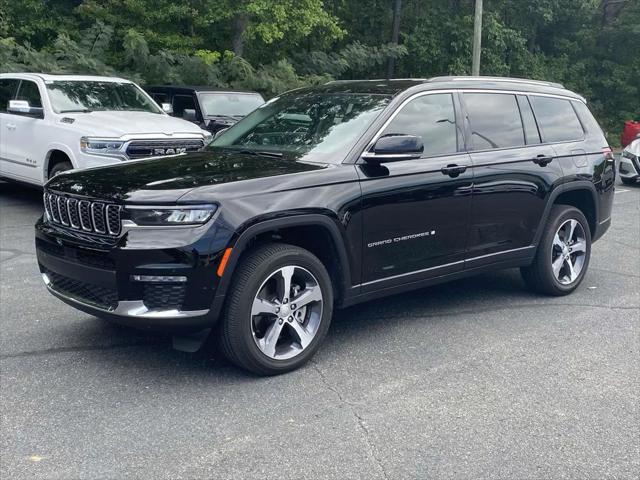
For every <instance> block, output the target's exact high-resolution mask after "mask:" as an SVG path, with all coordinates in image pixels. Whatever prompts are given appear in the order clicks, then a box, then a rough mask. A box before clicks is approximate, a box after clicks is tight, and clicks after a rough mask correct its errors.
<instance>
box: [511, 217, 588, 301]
mask: <svg viewBox="0 0 640 480" xmlns="http://www.w3.org/2000/svg"><path fill="white" fill-rule="evenodd" d="M590 256H591V232H590V230H589V223H588V222H587V219H586V217H585V216H584V214H583V213H582V212H581V211H580V210H578V209H577V208H575V207H570V206H567V205H555V206H554V207H553V208H552V209H551V213H550V215H549V221H548V223H547V225H546V227H545V230H544V232H543V234H542V238H541V239H540V244H539V245H538V252H537V253H536V258H535V259H534V261H533V264H532V265H531V266H529V267H526V268H522V269H521V272H522V276H523V278H524V280H525V282H526V283H527V284H528V285H529V286H530V287H531V288H532V289H534V290H536V291H539V292H541V293H546V294H548V295H557V296H559V295H567V294H569V293H571V292H573V291H574V290H575V289H576V288H577V287H578V285H580V283H581V282H582V280H583V279H584V276H585V274H586V272H587V267H588V266H589V258H590Z"/></svg>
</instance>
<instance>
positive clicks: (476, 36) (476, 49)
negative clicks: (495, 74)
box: [471, 0, 482, 77]
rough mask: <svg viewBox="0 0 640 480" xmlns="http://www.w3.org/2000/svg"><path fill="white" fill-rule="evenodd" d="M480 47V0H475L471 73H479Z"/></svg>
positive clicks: (475, 74)
mask: <svg viewBox="0 0 640 480" xmlns="http://www.w3.org/2000/svg"><path fill="white" fill-rule="evenodd" d="M481 47H482V0H476V15H475V18H474V20H473V63H472V66H471V75H473V76H476V77H477V76H479V75H480V49H481Z"/></svg>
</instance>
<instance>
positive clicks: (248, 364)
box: [218, 244, 333, 375]
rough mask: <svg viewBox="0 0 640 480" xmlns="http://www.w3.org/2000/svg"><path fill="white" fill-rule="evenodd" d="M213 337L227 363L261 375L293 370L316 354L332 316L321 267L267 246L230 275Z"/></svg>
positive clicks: (286, 248) (292, 249) (288, 248)
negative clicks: (229, 281)
mask: <svg viewBox="0 0 640 480" xmlns="http://www.w3.org/2000/svg"><path fill="white" fill-rule="evenodd" d="M229 288H230V290H229V294H228V295H229V296H228V298H227V302H226V307H225V312H224V318H223V319H222V321H221V324H220V328H219V331H218V335H219V336H220V344H221V348H222V352H223V354H224V355H225V357H227V359H229V360H230V361H231V362H232V363H234V364H236V365H238V366H239V367H242V368H244V369H247V370H250V371H252V372H254V373H258V374H261V375H276V374H279V373H284V372H288V371H291V370H294V369H296V368H298V367H300V366H301V365H303V364H304V363H305V362H307V361H308V360H309V359H310V358H311V357H312V356H313V354H314V353H315V352H316V351H317V349H318V348H319V346H320V343H321V342H322V340H323V338H324V336H325V335H326V333H327V330H328V329H329V324H330V322H331V316H332V314H333V288H332V285H331V279H330V278H329V274H328V273H327V270H326V268H325V267H324V265H323V264H322V262H320V260H318V258H317V257H316V256H315V255H313V254H312V253H311V252H309V251H307V250H304V249H302V248H299V247H296V246H293V245H287V244H269V245H265V246H262V247H258V248H257V249H255V250H254V251H252V252H250V253H248V254H247V255H246V256H245V257H244V258H243V259H242V261H241V262H240V264H239V265H238V268H237V270H236V271H235V272H234V278H233V282H232V284H231V286H230V287H229Z"/></svg>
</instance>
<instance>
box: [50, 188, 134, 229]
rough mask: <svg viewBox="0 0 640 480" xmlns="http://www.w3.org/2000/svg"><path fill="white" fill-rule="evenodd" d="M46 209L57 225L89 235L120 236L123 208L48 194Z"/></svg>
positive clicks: (51, 219)
mask: <svg viewBox="0 0 640 480" xmlns="http://www.w3.org/2000/svg"><path fill="white" fill-rule="evenodd" d="M44 208H45V210H46V211H47V217H48V218H49V220H50V221H51V222H53V223H55V224H58V225H62V226H64V227H69V228H71V229H75V230H81V231H84V232H87V233H99V234H101V235H112V236H116V235H119V234H120V229H121V223H120V216H121V213H122V207H121V206H120V205H113V204H110V203H104V202H89V201H88V200H78V199H77V198H73V197H66V196H62V195H56V194H53V193H49V192H46V193H45V194H44Z"/></svg>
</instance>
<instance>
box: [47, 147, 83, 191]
mask: <svg viewBox="0 0 640 480" xmlns="http://www.w3.org/2000/svg"><path fill="white" fill-rule="evenodd" d="M65 157H66V158H65ZM65 161H69V162H71V165H72V166H73V168H77V165H76V162H75V159H74V157H73V153H71V150H70V149H69V148H67V147H66V146H65V145H51V146H50V147H49V149H48V150H47V153H46V155H45V159H44V165H43V168H42V177H43V181H44V182H46V181H47V180H49V172H50V171H51V169H52V168H53V167H54V165H56V164H57V163H60V162H65Z"/></svg>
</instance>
